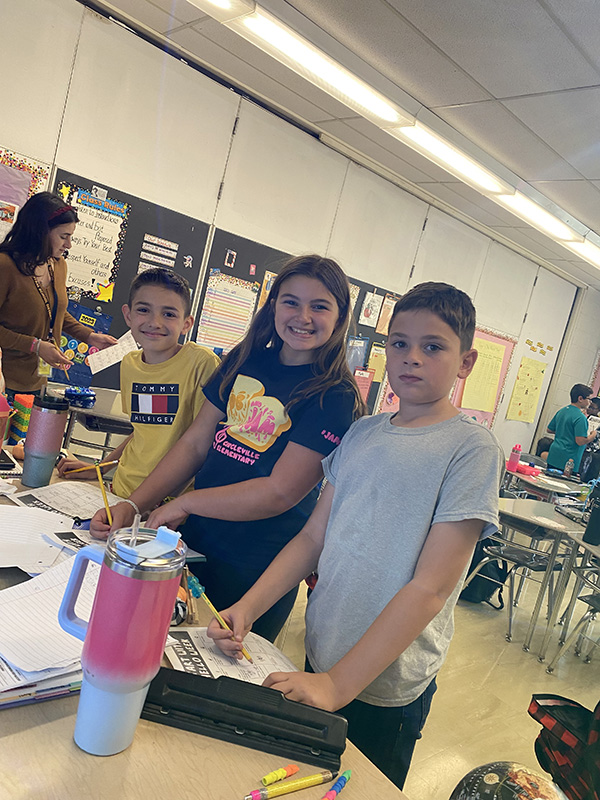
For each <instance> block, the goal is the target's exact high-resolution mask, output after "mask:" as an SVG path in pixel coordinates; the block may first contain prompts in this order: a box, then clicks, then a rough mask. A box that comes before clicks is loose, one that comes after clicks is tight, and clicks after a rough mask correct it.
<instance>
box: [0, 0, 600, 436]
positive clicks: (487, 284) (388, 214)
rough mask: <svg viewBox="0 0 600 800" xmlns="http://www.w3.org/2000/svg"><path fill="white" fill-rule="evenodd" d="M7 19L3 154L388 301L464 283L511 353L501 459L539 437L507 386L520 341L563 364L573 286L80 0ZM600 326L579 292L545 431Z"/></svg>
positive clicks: (583, 377)
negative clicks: (161, 209) (294, 256)
mask: <svg viewBox="0 0 600 800" xmlns="http://www.w3.org/2000/svg"><path fill="white" fill-rule="evenodd" d="M7 19H9V20H10V24H0V52H2V54H3V60H4V62H5V63H6V64H10V80H6V81H5V82H4V84H3V89H2V91H3V101H4V103H3V107H4V109H5V110H6V109H8V108H12V109H15V110H16V109H18V110H19V113H13V114H9V113H4V114H2V115H1V116H0V147H8V148H10V149H13V150H16V151H17V152H20V153H22V154H24V155H27V156H29V157H31V158H37V159H39V160H42V161H47V162H49V163H52V162H53V163H55V164H56V165H57V166H58V167H61V168H63V169H66V170H69V171H70V172H74V173H76V174H81V175H83V176H85V177H88V178H91V179H93V180H96V181H98V182H102V183H106V184H109V185H112V186H114V187H116V188H118V189H121V190H122V191H125V192H128V193H130V194H133V195H137V196H139V197H141V198H144V199H146V200H149V201H151V202H154V203H158V204H161V205H163V206H165V207H167V208H171V209H173V210H175V211H179V212H181V213H184V214H188V215H189V216H192V217H195V218H197V219H201V220H203V221H206V222H209V223H214V224H216V225H217V226H218V227H220V228H224V229H225V230H229V231H231V232H232V233H235V234H238V235H242V236H246V237H248V238H251V239H254V240H255V241H257V242H260V243H262V244H265V245H269V246H271V247H274V248H277V249H281V250H285V251H288V252H291V253H302V252H310V251H313V252H323V253H327V254H329V255H331V256H333V257H335V258H337V259H338V260H339V261H340V263H341V264H342V267H343V268H344V269H345V270H346V272H347V273H348V274H349V275H351V276H354V277H356V278H358V279H362V280H364V281H366V282H371V283H373V284H374V285H376V286H380V287H382V288H384V289H388V290H393V291H396V292H399V293H402V292H403V291H405V290H406V289H407V288H408V287H409V286H412V285H414V284H416V283H418V282H420V281H422V280H444V281H447V282H451V283H454V284H456V285H458V286H459V287H460V288H462V289H464V290H465V291H467V292H468V293H469V294H471V296H472V297H473V298H474V301H475V304H476V307H477V310H478V321H479V324H481V325H483V326H487V327H490V328H493V329H496V330H498V331H500V332H504V333H508V334H511V335H512V336H515V337H516V338H518V340H519V343H518V345H517V347H516V348H515V363H514V364H513V367H512V368H511V372H510V374H509V379H508V381H507V387H506V392H505V397H504V400H503V404H502V407H501V409H500V411H501V413H500V414H499V415H498V423H497V429H498V432H499V434H501V439H502V441H503V443H504V445H505V446H506V447H507V448H508V447H510V446H511V445H512V444H513V443H514V442H513V441H512V439H513V438H514V437H515V435H517V433H518V436H519V438H520V439H521V441H522V443H523V444H525V443H526V442H528V440H530V439H531V438H532V436H533V431H534V428H535V423H534V424H531V425H528V426H525V427H523V423H514V424H513V423H507V422H506V421H505V420H504V419H503V416H504V413H505V411H506V405H507V402H508V400H507V398H509V396H510V392H511V390H512V384H511V381H512V382H514V378H515V374H516V373H515V369H516V366H518V361H519V360H520V355H519V354H521V353H526V348H525V344H524V341H525V339H526V338H528V337H529V336H531V337H533V338H536V339H537V338H545V337H546V335H548V337H551V338H552V339H553V341H556V347H557V349H556V353H555V355H554V357H553V358H556V355H558V347H559V345H560V341H561V339H562V335H563V331H564V329H565V326H566V324H567V320H568V316H569V311H570V308H571V302H572V299H573V296H574V294H575V291H576V289H575V286H574V285H573V284H572V283H570V282H569V281H568V280H566V279H563V278H560V277H558V276H556V275H553V274H551V273H547V271H546V270H541V269H540V268H539V267H538V265H536V264H534V263H532V262H530V261H528V260H527V259H525V258H522V257H521V256H518V255H516V254H515V253H513V252H512V251H510V250H508V249H507V248H505V247H503V246H502V245H500V244H498V243H496V242H494V241H492V240H491V239H490V238H488V237H487V236H484V235H483V234H482V233H480V232H479V231H475V230H473V229H472V228H470V227H469V226H467V225H465V224H464V223H463V222H460V221H458V220H456V219H454V218H453V217H451V216H449V215H447V214H444V213H442V212H441V211H439V210H437V209H434V208H430V207H429V206H428V205H427V204H425V203H424V202H422V201H421V200H418V199H416V198H415V197H413V196H411V195H410V194H408V193H407V192H405V191H403V190H402V189H400V188H398V187H397V186H395V185H393V184H391V183H389V182H387V181H385V180H383V179H382V178H381V177H379V176H376V175H374V174H372V173H370V172H369V171H368V170H366V169H364V168H362V167H359V166H357V165H356V164H353V163H351V162H350V161H349V160H348V159H346V158H345V157H343V156H341V155H340V154H338V153H335V152H333V151H332V150H329V149H328V148H327V147H325V146H324V145H323V144H321V143H320V142H319V141H318V140H317V139H315V138H314V137H312V136H310V135H308V134H306V133H304V132H302V131H300V130H299V129H297V128H296V127H294V126H292V125H290V124H289V123H287V122H285V121H283V120H281V119H280V118H278V117H277V116H275V115H273V114H270V113H269V112H267V111H265V110H264V109H262V108H260V107H258V106H256V105H254V104H253V103H251V102H250V101H247V100H240V98H239V96H238V95H236V94H235V93H234V92H232V91H229V90H227V89H225V88H224V87H222V86H220V85H218V84H216V83H214V82H213V81H211V80H210V79H208V78H206V77H205V76H203V75H201V74H200V73H198V72H197V71H195V70H193V69H192V68H191V67H189V66H187V65H185V64H184V63H182V62H181V61H179V60H177V59H174V58H171V57H169V56H167V55H165V54H164V53H162V52H161V51H160V50H159V49H157V48H154V47H153V46H152V45H150V44H148V43H146V42H144V41H143V40H141V39H139V38H138V37H136V36H135V35H134V34H132V33H130V32H129V31H126V30H124V29H123V28H121V27H119V26H118V25H116V24H115V23H112V22H110V21H107V20H105V19H103V18H101V17H99V16H98V15H97V14H94V13H93V12H90V11H88V10H86V9H84V8H83V7H82V6H81V5H79V4H78V3H77V2H75V0H19V2H18V3H14V2H10V1H9V0H0V23H4V22H5V20H7ZM56 43H58V44H56ZM24 98H25V99H24ZM236 120H237V125H236ZM234 130H235V134H234ZM219 190H221V192H220V195H219ZM425 221H426V225H425V228H423V225H424V222H425ZM536 276H537V277H538V283H537V284H536V285H535V286H534V282H535V279H536ZM540 278H541V282H540ZM599 313H600V293H598V292H596V291H594V290H592V289H588V290H587V291H586V295H585V298H584V302H583V305H582V308H581V311H580V313H579V316H578V317H577V319H576V320H575V323H574V325H573V327H572V330H571V331H570V334H569V341H568V343H567V346H566V358H565V360H564V365H563V368H562V373H561V375H560V376H558V377H557V378H555V379H554V380H553V382H552V384H551V386H550V392H549V395H548V402H547V403H546V406H545V407H544V408H543V409H542V411H541V414H542V423H543V422H544V421H545V420H547V419H549V418H550V416H551V414H552V413H553V412H554V410H555V409H556V408H558V407H560V406H561V405H563V404H564V403H565V402H566V399H565V398H566V397H568V393H567V390H568V388H569V387H570V386H571V384H572V383H575V382H578V381H582V382H585V381H587V380H588V379H589V376H590V372H591V369H592V366H593V362H594V359H595V356H596V352H597V348H598V341H599V337H598V332H597V324H596V321H597V320H598V318H599ZM525 317H526V321H525V324H524V318H525ZM542 330H543V331H544V335H543V336H542V333H541V331H542ZM549 372H550V370H549ZM546 388H547V387H545V389H546ZM540 407H541V404H540ZM538 411H539V410H538ZM515 424H516V425H518V426H521V427H520V428H519V430H518V431H516V430H515V429H514V425H515Z"/></svg>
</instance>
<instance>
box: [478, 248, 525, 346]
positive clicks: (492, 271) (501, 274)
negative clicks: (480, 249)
mask: <svg viewBox="0 0 600 800" xmlns="http://www.w3.org/2000/svg"><path fill="white" fill-rule="evenodd" d="M537 271H538V267H537V264H534V263H533V262H532V261H529V260H528V259H526V258H523V256H520V255H518V254H517V253H513V252H512V250H509V249H508V248H506V247H504V246H503V245H501V244H498V243H497V242H492V243H491V245H490V249H489V251H488V254H487V258H486V260H485V264H484V265H483V271H482V273H481V278H480V280H479V285H478V286H477V291H476V292H475V295H474V297H473V303H474V304H475V308H476V309H477V322H478V323H479V324H480V325H485V326H487V327H490V328H494V329H496V330H498V331H503V332H504V333H509V334H511V335H513V336H518V335H519V333H520V331H521V326H522V325H523V319H524V318H525V312H526V311H527V306H528V305H529V298H530V297H531V292H532V291H533V282H534V280H535V276H536V275H537Z"/></svg>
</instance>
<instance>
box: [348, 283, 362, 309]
mask: <svg viewBox="0 0 600 800" xmlns="http://www.w3.org/2000/svg"><path fill="white" fill-rule="evenodd" d="M359 294H360V286H357V285H356V284H355V283H351V284H350V307H351V308H352V311H353V312H354V308H355V306H356V301H357V300H358V295H359Z"/></svg>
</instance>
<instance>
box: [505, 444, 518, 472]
mask: <svg viewBox="0 0 600 800" xmlns="http://www.w3.org/2000/svg"><path fill="white" fill-rule="evenodd" d="M520 459H521V445H520V444H516V445H515V446H514V447H513V449H512V450H511V452H510V456H509V459H508V461H507V462H506V469H507V470H508V471H509V472H516V471H517V465H518V463H519V461H520Z"/></svg>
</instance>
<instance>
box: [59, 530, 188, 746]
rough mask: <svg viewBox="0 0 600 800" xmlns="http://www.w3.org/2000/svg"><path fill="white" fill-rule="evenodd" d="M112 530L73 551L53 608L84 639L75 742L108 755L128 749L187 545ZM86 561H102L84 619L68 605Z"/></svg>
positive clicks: (169, 536) (162, 533)
mask: <svg viewBox="0 0 600 800" xmlns="http://www.w3.org/2000/svg"><path fill="white" fill-rule="evenodd" d="M131 537H132V530H131V529H130V528H122V529H121V530H118V531H115V532H114V533H112V534H111V535H110V537H109V539H108V542H107V545H106V551H105V552H103V551H102V550H101V549H100V548H99V547H84V548H83V549H82V550H80V551H79V552H78V553H77V555H76V556H75V562H74V564H73V569H72V570H71V576H70V578H69V582H68V584H67V588H66V590H65V595H64V597H63V601H62V604H61V607H60V610H59V614H58V619H59V622H60V624H61V627H62V628H64V630H66V631H67V632H68V633H71V634H73V636H76V637H77V638H78V639H82V640H83V641H84V645H83V652H82V655H81V665H82V669H83V680H82V683H81V697H80V700H79V708H78V710H77V720H76V722H75V733H74V739H75V743H76V744H77V745H78V746H79V747H80V748H81V749H82V750H85V751H86V752H87V753H91V754H92V755H97V756H109V755H114V754H115V753H120V752H121V750H124V749H125V748H126V747H128V746H129V745H130V744H131V742H132V740H133V736H134V733H135V728H136V726H137V723H138V720H139V717H140V713H141V711H142V706H143V705H144V700H145V699H146V693H147V691H148V686H149V685H150V681H151V680H152V678H153V677H154V676H155V675H156V673H157V672H158V670H159V667H160V662H161V659H162V655H163V651H164V647H165V642H166V639H167V634H168V631H169V623H170V621H171V615H172V613H173V608H174V606H175V599H176V596H177V590H178V588H179V583H180V578H181V571H182V569H183V565H184V563H185V554H186V551H187V548H186V546H185V544H183V542H181V541H180V534H179V533H175V532H174V531H170V530H169V529H168V528H165V527H161V528H159V529H158V531H154V530H151V529H149V528H140V529H139V532H138V534H137V542H136V543H133V542H132V538H131ZM89 561H95V562H96V563H97V564H101V565H102V566H101V568H100V577H99V579H98V587H97V589H96V596H95V598H94V604H93V606H92V613H91V615H90V621H89V623H86V622H85V621H84V620H82V619H80V618H79V617H77V616H76V614H75V603H76V601H77V595H78V594H79V590H80V588H81V583H82V581H83V577H84V574H85V570H86V568H87V565H88V563H89Z"/></svg>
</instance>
